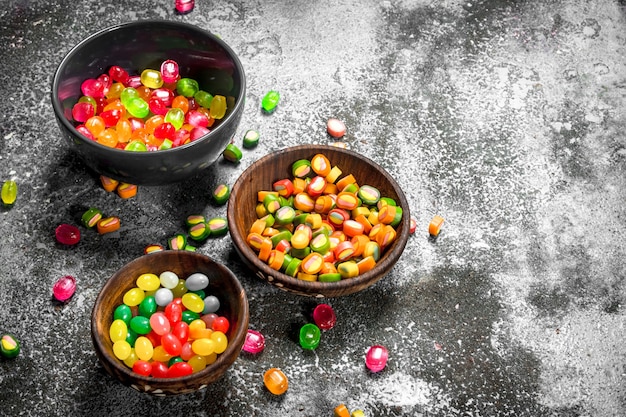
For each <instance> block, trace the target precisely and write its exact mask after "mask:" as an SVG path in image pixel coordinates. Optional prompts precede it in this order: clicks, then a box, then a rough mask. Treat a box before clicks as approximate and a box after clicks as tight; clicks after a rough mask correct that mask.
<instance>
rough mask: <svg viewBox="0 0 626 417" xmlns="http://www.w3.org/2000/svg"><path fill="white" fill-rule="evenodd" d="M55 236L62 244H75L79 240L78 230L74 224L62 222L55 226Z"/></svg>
mask: <svg viewBox="0 0 626 417" xmlns="http://www.w3.org/2000/svg"><path fill="white" fill-rule="evenodd" d="M55 236H56V239H57V242H59V243H60V244H62V245H75V244H77V243H78V242H79V241H80V230H79V229H78V227H76V226H73V225H71V224H67V223H63V224H60V225H59V226H57V228H56V230H55Z"/></svg>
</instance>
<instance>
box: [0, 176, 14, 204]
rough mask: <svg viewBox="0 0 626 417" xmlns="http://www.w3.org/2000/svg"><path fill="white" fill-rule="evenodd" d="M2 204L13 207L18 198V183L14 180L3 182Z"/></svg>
mask: <svg viewBox="0 0 626 417" xmlns="http://www.w3.org/2000/svg"><path fill="white" fill-rule="evenodd" d="M1 194H2V204H4V205H5V206H7V207H11V206H12V205H13V204H15V200H16V199H17V184H16V182H15V181H13V180H7V181H5V182H4V184H2V193H1Z"/></svg>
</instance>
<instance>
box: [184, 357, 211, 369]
mask: <svg viewBox="0 0 626 417" xmlns="http://www.w3.org/2000/svg"><path fill="white" fill-rule="evenodd" d="M205 356H208V355H205ZM205 356H200V355H194V356H192V357H191V358H189V360H188V361H187V363H188V364H189V366H191V368H192V369H193V372H200V371H201V370H203V369H204V368H206V366H207V361H206V358H205Z"/></svg>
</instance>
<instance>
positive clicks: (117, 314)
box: [113, 304, 133, 325]
mask: <svg viewBox="0 0 626 417" xmlns="http://www.w3.org/2000/svg"><path fill="white" fill-rule="evenodd" d="M132 318H133V312H132V310H131V309H130V307H129V306H127V305H126V304H120V305H118V306H117V308H116V309H115V311H113V320H122V321H123V322H124V323H126V325H129V324H130V319H132Z"/></svg>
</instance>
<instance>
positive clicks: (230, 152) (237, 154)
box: [222, 143, 243, 162]
mask: <svg viewBox="0 0 626 417" xmlns="http://www.w3.org/2000/svg"><path fill="white" fill-rule="evenodd" d="M222 155H223V156H224V159H226V160H227V161H230V162H239V161H241V158H242V157H243V153H241V149H239V148H238V147H237V145H235V144H234V143H229V144H228V145H226V148H225V149H224V151H223V152H222Z"/></svg>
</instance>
